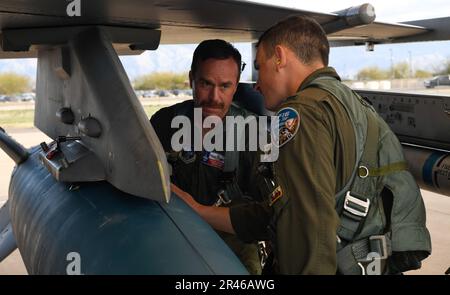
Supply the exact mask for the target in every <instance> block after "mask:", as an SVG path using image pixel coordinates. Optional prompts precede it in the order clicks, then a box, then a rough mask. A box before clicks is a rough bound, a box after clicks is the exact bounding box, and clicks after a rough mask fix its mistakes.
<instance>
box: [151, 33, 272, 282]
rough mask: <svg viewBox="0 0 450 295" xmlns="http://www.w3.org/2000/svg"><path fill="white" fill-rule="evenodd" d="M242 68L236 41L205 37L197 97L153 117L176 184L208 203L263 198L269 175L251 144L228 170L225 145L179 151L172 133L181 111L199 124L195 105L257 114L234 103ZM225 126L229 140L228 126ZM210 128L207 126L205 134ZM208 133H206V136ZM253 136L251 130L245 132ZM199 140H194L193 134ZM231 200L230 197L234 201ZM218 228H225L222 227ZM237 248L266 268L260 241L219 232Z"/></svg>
mask: <svg viewBox="0 0 450 295" xmlns="http://www.w3.org/2000/svg"><path fill="white" fill-rule="evenodd" d="M240 73H241V55H240V53H239V52H238V50H237V49H235V48H234V47H233V46H232V45H231V44H230V43H228V42H225V41H223V40H205V41H203V42H202V43H200V45H199V46H198V47H197V48H196V50H195V52H194V56H193V60H192V66H191V71H190V72H189V81H190V85H191V87H192V89H193V100H189V101H185V102H182V103H179V104H176V105H173V106H170V107H166V108H163V109H161V110H159V111H158V112H157V113H156V114H154V115H153V116H152V118H151V123H152V125H153V128H154V129H155V131H156V134H157V135H158V137H159V139H160V141H161V143H162V146H163V148H164V150H165V151H166V153H167V155H168V161H169V163H170V164H171V166H172V176H171V181H172V183H173V186H172V190H173V191H175V192H178V193H179V194H181V193H185V194H189V195H190V196H193V198H194V199H195V200H196V201H197V202H198V203H199V204H202V205H206V206H212V205H215V204H216V207H217V206H229V205H235V204H238V203H241V202H251V201H260V200H261V199H262V197H261V194H262V193H263V192H262V191H261V186H259V185H257V183H258V181H264V180H263V178H262V177H260V176H258V175H256V174H255V173H254V171H256V170H255V169H254V166H255V165H257V164H258V162H259V155H258V154H257V152H256V151H253V152H252V151H248V150H247V149H246V150H245V151H242V152H237V153H238V159H237V163H235V164H234V165H236V167H234V168H233V169H234V171H225V170H226V167H227V165H230V164H231V165H233V163H228V162H227V161H236V160H230V159H228V158H227V153H226V152H224V151H210V152H208V151H205V150H202V151H195V150H194V149H193V148H192V149H191V150H183V151H180V152H174V151H173V149H172V147H171V140H172V136H173V135H174V133H175V132H177V129H176V128H171V122H172V120H173V119H174V118H175V117H176V116H180V115H183V116H186V117H187V118H189V121H190V122H191V123H192V124H191V125H192V128H193V127H194V126H193V125H194V124H195V123H194V108H201V110H202V117H203V118H206V117H207V116H212V115H214V116H217V117H219V118H221V119H224V118H225V116H242V117H244V118H246V117H248V116H250V115H252V114H251V113H250V112H248V111H246V110H245V109H242V108H239V107H236V106H235V105H233V103H232V100H233V96H234V94H235V92H236V89H237V86H238V83H239V77H240ZM225 131H226V130H225V128H224V135H223V136H224V141H225V139H226V132H225ZM207 132H208V130H206V129H203V130H202V135H203V136H204V135H205V134H206V133H207ZM203 136H202V138H203ZM245 138H246V140H248V136H246V137H245ZM191 142H192V143H193V142H194V140H193V139H191ZM228 202H230V203H229V204H228ZM218 230H223V229H221V228H218ZM219 234H220V235H221V236H222V238H223V239H224V240H225V241H226V242H227V243H228V245H229V246H230V247H231V248H232V249H233V251H234V252H235V253H236V254H237V255H238V256H239V258H240V259H241V260H242V262H243V263H244V265H246V267H247V269H248V270H249V271H250V273H252V274H260V273H261V265H260V258H259V254H258V247H257V245H256V243H248V244H247V243H243V242H242V241H239V240H238V239H237V238H236V237H235V235H230V234H227V233H225V232H219Z"/></svg>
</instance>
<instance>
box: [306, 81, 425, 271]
mask: <svg viewBox="0 0 450 295" xmlns="http://www.w3.org/2000/svg"><path fill="white" fill-rule="evenodd" d="M309 87H316V88H320V89H322V90H325V91H327V92H329V93H330V94H332V95H333V96H334V97H336V98H337V99H338V100H339V102H340V103H341V105H343V106H344V109H345V110H346V112H347V114H348V115H349V117H350V120H351V122H352V125H353V128H354V130H355V136H356V145H357V149H356V152H357V154H356V159H357V161H356V163H355V167H354V169H353V173H352V176H351V178H350V180H349V182H348V183H347V184H346V185H345V186H344V188H343V189H342V190H341V191H340V192H338V193H337V194H336V196H335V197H336V210H337V212H338V215H339V217H340V221H341V222H340V226H339V228H338V231H337V249H336V250H337V265H338V273H339V274H366V271H367V268H368V266H369V264H370V263H372V262H373V261H374V260H378V261H379V262H380V265H381V267H380V269H385V266H386V265H387V264H389V270H387V271H389V272H391V273H398V272H403V271H407V270H412V269H417V268H420V265H421V262H420V261H421V260H422V259H424V258H426V257H427V256H428V255H429V253H430V252H431V242H430V236H429V233H428V230H427V229H426V227H425V209H424V205H423V201H422V197H421V195H420V191H419V188H418V186H417V184H416V183H415V180H414V179H413V177H412V175H411V174H410V173H409V172H408V171H407V164H406V162H405V160H404V157H403V154H402V148H401V145H400V143H399V142H398V139H397V138H396V137H395V135H394V134H393V132H392V131H391V130H390V128H389V127H388V126H387V124H386V123H385V122H384V121H383V120H382V119H381V117H379V116H378V114H377V113H376V111H375V109H374V108H373V107H372V106H371V104H370V103H369V102H367V101H365V100H364V99H363V98H361V97H360V96H359V95H358V94H356V93H355V92H353V91H352V90H351V89H350V88H348V87H345V86H343V85H342V83H340V82H339V81H338V80H337V79H336V78H334V77H331V76H322V77H319V78H317V79H315V80H313V81H312V82H311V83H308V84H307V85H304V86H302V89H301V90H304V89H306V88H309ZM353 98H356V99H353ZM389 198H390V199H389ZM408 208H412V209H411V210H410V212H405V210H408V211H409V209H408ZM401 209H403V211H402V210H401ZM391 212H395V214H396V215H391ZM408 222H410V223H408ZM393 251H395V253H396V257H395V265H394V264H393V263H392V261H393V259H391V261H388V258H389V257H391V255H392V254H393ZM399 254H400V255H399ZM380 274H381V273H380Z"/></svg>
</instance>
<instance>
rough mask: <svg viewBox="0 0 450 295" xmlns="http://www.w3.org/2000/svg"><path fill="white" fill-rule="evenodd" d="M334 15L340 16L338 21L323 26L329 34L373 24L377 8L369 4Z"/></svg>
mask: <svg viewBox="0 0 450 295" xmlns="http://www.w3.org/2000/svg"><path fill="white" fill-rule="evenodd" d="M334 13H335V14H336V15H337V16H338V19H336V20H334V21H332V22H329V23H326V24H324V25H322V26H323V29H324V30H325V32H326V33H327V34H332V33H336V32H339V31H342V30H345V29H349V28H353V27H357V26H362V25H368V24H371V23H373V22H374V21H375V18H376V15H375V8H374V7H373V6H372V5H371V4H368V3H366V4H362V5H359V6H353V7H350V8H347V9H344V10H340V11H336V12H334Z"/></svg>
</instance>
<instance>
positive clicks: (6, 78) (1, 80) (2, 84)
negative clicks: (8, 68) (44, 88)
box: [0, 73, 31, 94]
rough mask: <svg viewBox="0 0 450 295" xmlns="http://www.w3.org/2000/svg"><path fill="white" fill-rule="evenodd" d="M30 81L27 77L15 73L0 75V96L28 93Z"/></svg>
mask: <svg viewBox="0 0 450 295" xmlns="http://www.w3.org/2000/svg"><path fill="white" fill-rule="evenodd" d="M30 90H31V80H30V78H28V77H27V76H24V75H19V74H16V73H2V74H0V94H14V93H23V92H29V91H30Z"/></svg>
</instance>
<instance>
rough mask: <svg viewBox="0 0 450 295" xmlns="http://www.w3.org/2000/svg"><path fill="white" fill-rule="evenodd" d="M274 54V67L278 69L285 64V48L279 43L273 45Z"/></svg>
mask: <svg viewBox="0 0 450 295" xmlns="http://www.w3.org/2000/svg"><path fill="white" fill-rule="evenodd" d="M274 55H275V65H276V69H277V70H279V69H281V68H284V67H285V66H286V64H287V52H286V48H285V47H283V46H281V45H277V46H275V52H274Z"/></svg>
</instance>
